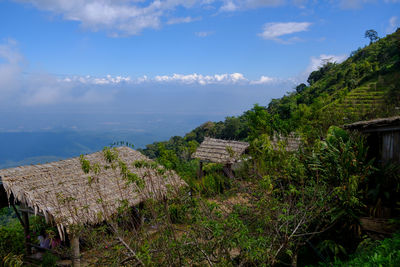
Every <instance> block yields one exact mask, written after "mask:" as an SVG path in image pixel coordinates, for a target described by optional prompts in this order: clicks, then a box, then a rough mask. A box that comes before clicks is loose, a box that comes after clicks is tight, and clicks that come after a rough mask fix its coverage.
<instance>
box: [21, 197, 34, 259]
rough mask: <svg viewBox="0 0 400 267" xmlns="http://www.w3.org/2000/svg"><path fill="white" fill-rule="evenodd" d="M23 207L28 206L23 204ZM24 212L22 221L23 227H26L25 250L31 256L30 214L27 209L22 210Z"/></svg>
mask: <svg viewBox="0 0 400 267" xmlns="http://www.w3.org/2000/svg"><path fill="white" fill-rule="evenodd" d="M21 207H22V208H23V209H24V208H26V206H25V205H23V204H21ZM21 213H22V222H23V225H22V226H23V227H24V234H25V250H26V255H27V256H29V255H31V254H32V251H31V245H30V243H31V236H30V233H29V214H28V212H26V211H23V212H21Z"/></svg>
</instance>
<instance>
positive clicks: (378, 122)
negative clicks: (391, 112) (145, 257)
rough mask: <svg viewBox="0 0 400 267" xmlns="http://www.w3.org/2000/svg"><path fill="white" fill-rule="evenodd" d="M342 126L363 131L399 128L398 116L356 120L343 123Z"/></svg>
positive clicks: (399, 120)
mask: <svg viewBox="0 0 400 267" xmlns="http://www.w3.org/2000/svg"><path fill="white" fill-rule="evenodd" d="M344 128H346V129H351V130H359V131H365V132H368V131H376V130H399V129H400V116H396V117H389V118H380V119H374V120H368V121H358V122H355V123H352V124H347V125H344Z"/></svg>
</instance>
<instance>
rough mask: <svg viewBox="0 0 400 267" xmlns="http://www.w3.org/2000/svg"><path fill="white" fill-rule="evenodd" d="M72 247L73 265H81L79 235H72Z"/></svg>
mask: <svg viewBox="0 0 400 267" xmlns="http://www.w3.org/2000/svg"><path fill="white" fill-rule="evenodd" d="M71 248H72V266H74V267H80V266H81V255H80V250H79V235H78V234H72V237H71Z"/></svg>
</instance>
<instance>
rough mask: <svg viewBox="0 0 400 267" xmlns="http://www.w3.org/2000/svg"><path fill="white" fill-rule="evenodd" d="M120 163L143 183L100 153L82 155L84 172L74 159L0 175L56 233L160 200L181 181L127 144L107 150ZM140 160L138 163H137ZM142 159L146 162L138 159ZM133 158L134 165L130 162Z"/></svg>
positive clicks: (7, 189)
mask: <svg viewBox="0 0 400 267" xmlns="http://www.w3.org/2000/svg"><path fill="white" fill-rule="evenodd" d="M110 151H112V152H113V153H115V154H117V155H118V160H119V161H120V162H124V163H125V164H126V166H127V167H128V170H129V171H130V172H131V173H134V174H136V176H135V175H134V177H137V178H138V179H142V180H141V181H142V182H144V183H143V184H144V187H140V186H138V185H137V184H136V183H129V182H128V181H127V179H126V178H123V177H122V175H121V165H119V164H118V162H114V164H112V163H110V162H109V161H107V160H106V158H105V156H104V153H103V152H96V153H93V154H90V155H86V156H85V157H84V158H85V159H86V160H88V161H89V162H90V164H91V165H92V166H96V167H97V169H96V168H93V170H91V171H90V172H89V173H85V172H84V171H83V169H82V163H81V160H80V158H72V159H67V160H62V161H58V162H53V163H48V164H43V165H33V166H23V167H17V168H11V169H3V170H0V178H1V179H2V182H3V186H4V188H5V190H6V192H7V195H8V198H10V196H11V194H12V195H13V196H14V199H15V201H19V202H22V203H25V204H26V205H28V206H29V207H31V208H32V209H34V210H35V212H40V213H42V214H44V216H45V217H46V220H52V221H54V222H55V223H56V224H57V226H58V229H59V231H60V234H62V233H63V229H64V227H67V230H68V226H71V225H77V224H95V223H98V222H101V221H103V220H106V219H108V218H109V217H110V216H112V215H113V214H115V213H116V212H117V209H118V207H120V206H122V205H123V204H124V205H128V206H133V205H137V204H139V203H140V202H142V201H143V200H145V199H147V198H155V199H160V198H163V197H165V196H166V194H167V192H168V191H169V189H170V188H172V189H177V188H178V187H180V186H182V185H185V182H184V181H183V180H181V179H180V178H179V176H178V175H177V174H176V173H175V172H173V171H166V170H165V169H164V168H162V167H160V166H157V165H156V164H155V163H154V162H152V161H151V160H149V159H148V158H147V157H145V156H144V155H142V154H141V153H139V152H137V151H135V150H133V149H130V148H127V147H119V148H115V149H111V150H110ZM140 162H142V165H141V166H139V165H138V163H140ZM143 162H147V164H143ZM134 163H136V167H135V166H134V165H135V164H134Z"/></svg>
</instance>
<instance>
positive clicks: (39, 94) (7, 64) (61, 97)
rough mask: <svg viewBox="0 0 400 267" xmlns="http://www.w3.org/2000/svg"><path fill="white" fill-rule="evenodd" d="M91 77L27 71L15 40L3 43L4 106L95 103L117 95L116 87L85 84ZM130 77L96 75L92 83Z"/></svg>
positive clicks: (0, 93) (0, 82)
mask: <svg viewBox="0 0 400 267" xmlns="http://www.w3.org/2000/svg"><path fill="white" fill-rule="evenodd" d="M88 80H90V79H88V78H87V77H86V78H83V77H73V78H69V77H66V78H65V79H59V78H57V77H55V76H54V75H50V74H46V73H34V74H33V73H27V72H26V68H25V60H24V57H23V55H22V54H21V53H20V52H19V50H18V44H17V42H16V41H14V40H7V41H5V42H4V43H0V106H6V105H10V104H11V103H13V104H17V105H25V106H36V105H49V104H52V105H54V104H59V103H78V102H80V103H95V102H107V101H109V100H112V99H113V95H114V94H115V91H112V90H103V89H102V88H98V87H97V88H96V87H93V86H89V87H82V86H79V85H82V84H84V83H85V82H86V81H88ZM126 81H129V78H127V77H122V76H117V77H111V76H107V77H105V78H101V79H95V78H93V79H92V80H91V83H92V84H93V85H98V84H106V83H108V84H111V83H114V84H116V83H122V82H126Z"/></svg>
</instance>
